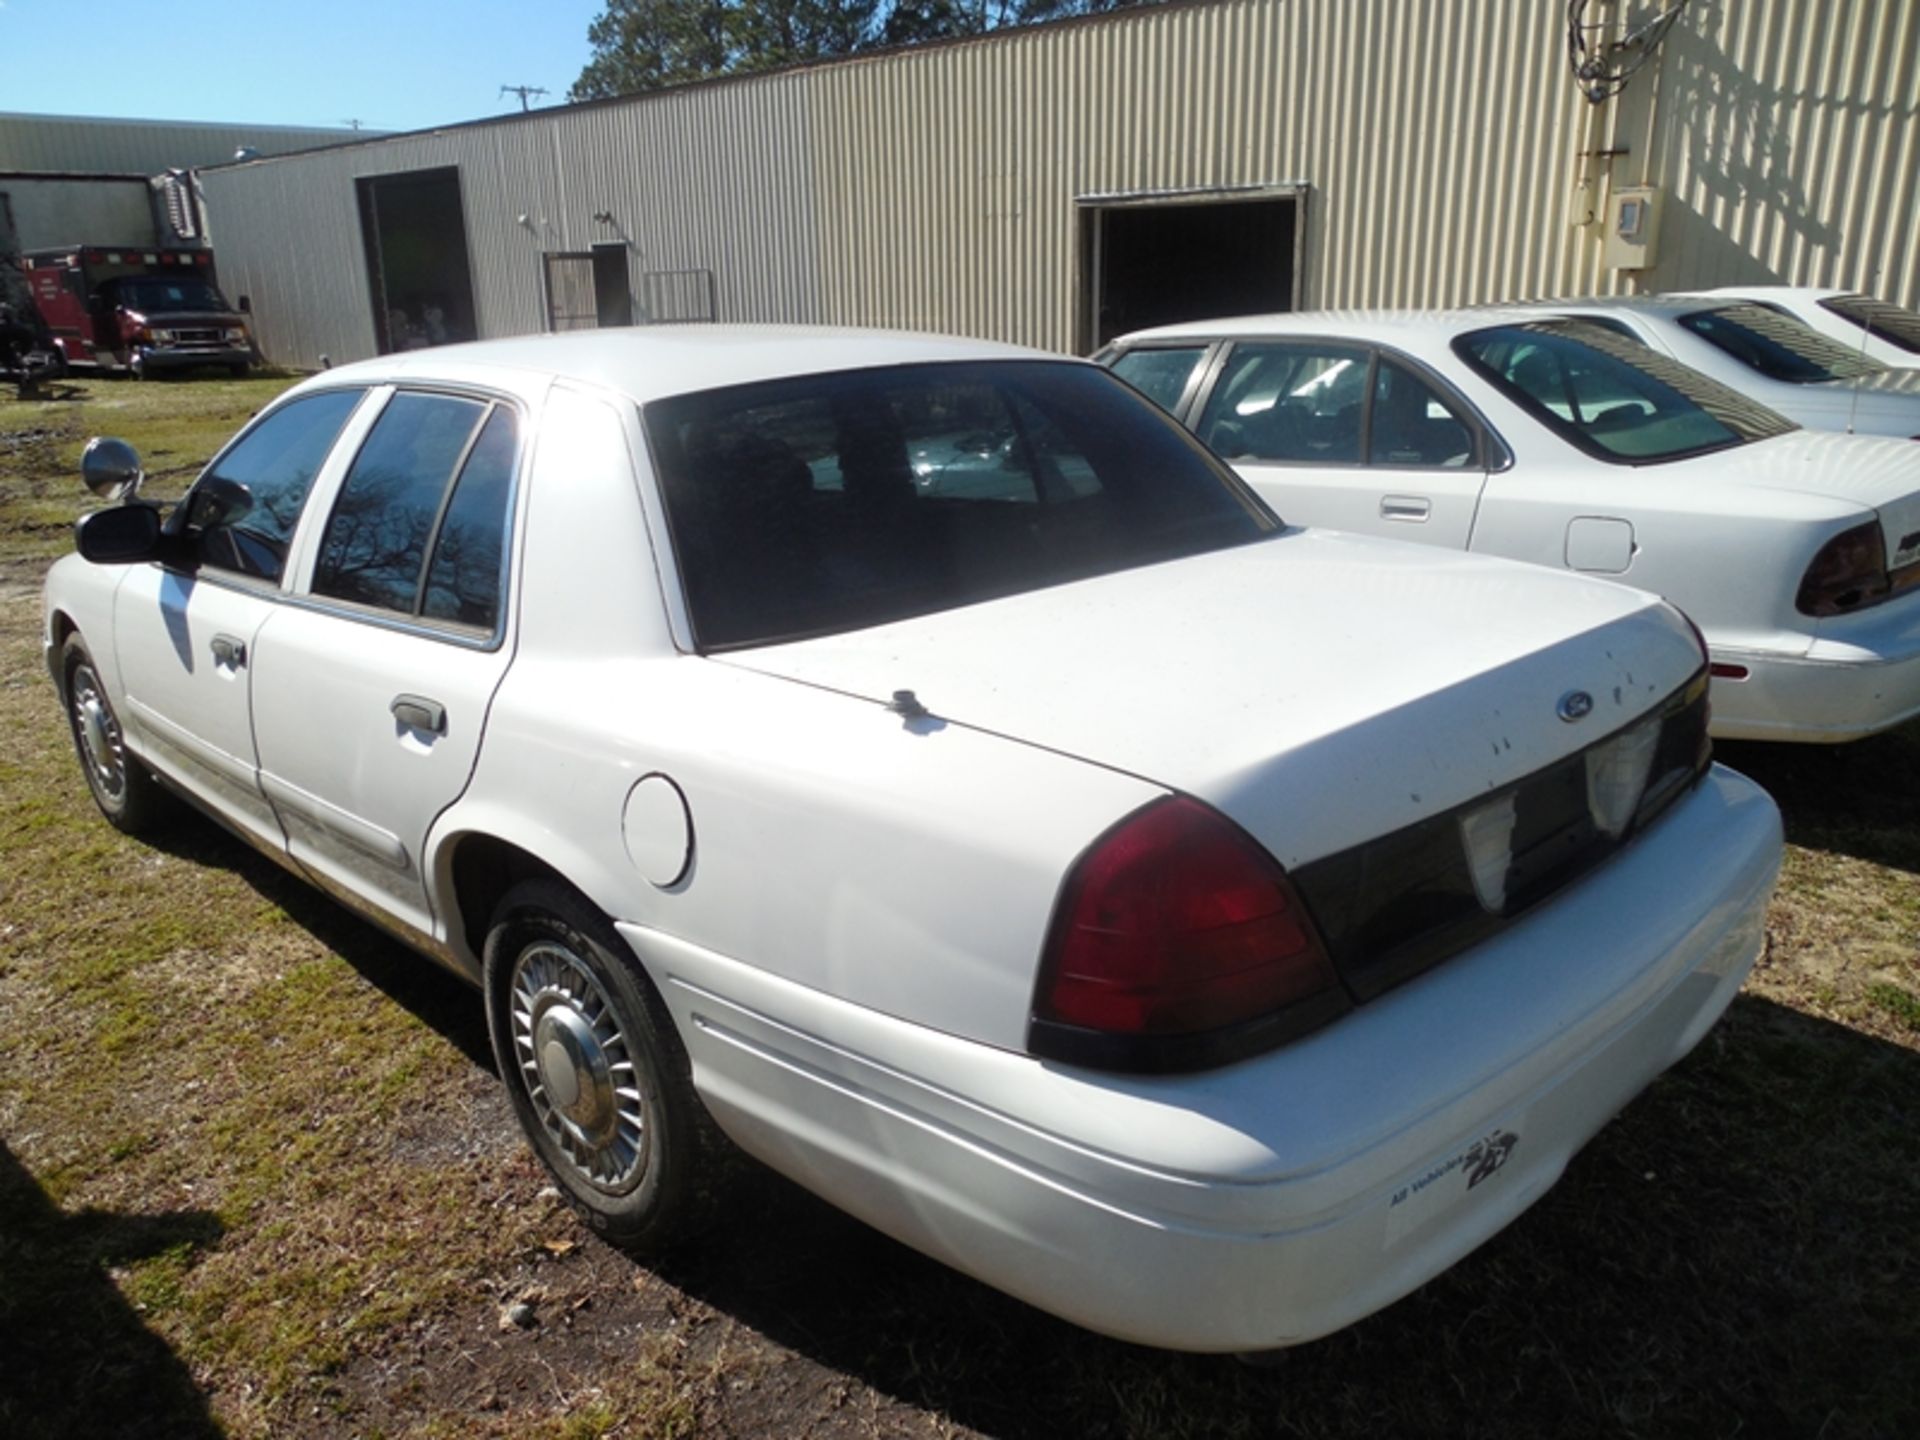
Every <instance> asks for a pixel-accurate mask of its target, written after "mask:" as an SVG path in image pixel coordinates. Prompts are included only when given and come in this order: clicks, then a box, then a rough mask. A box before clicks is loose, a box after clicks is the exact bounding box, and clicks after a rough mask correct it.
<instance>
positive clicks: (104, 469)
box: [80, 435, 147, 504]
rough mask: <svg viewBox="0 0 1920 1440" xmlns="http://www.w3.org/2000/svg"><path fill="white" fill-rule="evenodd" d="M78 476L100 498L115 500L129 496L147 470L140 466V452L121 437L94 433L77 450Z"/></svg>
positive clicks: (138, 486)
mask: <svg viewBox="0 0 1920 1440" xmlns="http://www.w3.org/2000/svg"><path fill="white" fill-rule="evenodd" d="M80 478H81V480H83V481H84V482H85V483H86V487H87V489H89V490H91V491H92V492H93V493H94V494H96V495H98V496H99V497H100V498H101V499H102V500H111V501H114V502H115V503H116V504H117V503H119V502H120V501H123V500H131V499H132V498H133V497H134V496H135V495H136V494H137V493H139V490H140V482H141V481H142V480H145V479H146V478H147V472H146V471H145V470H143V469H141V468H140V452H139V451H138V450H135V449H134V448H133V446H131V445H129V444H128V443H127V442H126V441H124V440H114V439H111V438H109V437H108V436H105V435H96V436H94V437H93V439H91V440H89V441H87V448H86V449H85V450H82V451H81V452H80Z"/></svg>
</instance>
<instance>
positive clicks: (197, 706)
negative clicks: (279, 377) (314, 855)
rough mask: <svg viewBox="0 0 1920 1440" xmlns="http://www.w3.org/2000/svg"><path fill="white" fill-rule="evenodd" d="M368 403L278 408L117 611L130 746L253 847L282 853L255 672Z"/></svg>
mask: <svg viewBox="0 0 1920 1440" xmlns="http://www.w3.org/2000/svg"><path fill="white" fill-rule="evenodd" d="M364 393H365V392H364V391H361V390H335V391H328V392H325V393H322V394H316V395H309V396H305V397H303V398H301V399H297V400H294V401H292V402H290V403H288V404H286V405H282V406H279V407H278V408H276V409H274V410H273V411H272V412H270V413H269V414H267V415H266V416H265V417H263V418H262V419H261V420H260V421H259V422H258V423H257V424H255V425H253V426H252V427H251V428H249V429H248V430H246V431H244V432H243V433H242V434H241V435H240V437H239V438H238V439H236V440H235V441H234V442H233V443H232V444H231V445H229V446H228V447H227V448H226V449H225V450H224V451H223V452H221V454H220V455H218V456H216V457H215V459H214V461H213V463H212V464H211V465H209V466H208V467H207V470H206V473H205V474H203V475H202V476H201V477H200V479H199V481H197V482H196V484H195V486H194V488H193V490H192V491H190V492H189V493H188V495H187V497H186V499H185V500H183V501H182V502H181V513H180V515H179V516H178V517H177V519H176V520H175V521H174V522H170V524H171V525H172V526H176V527H181V528H182V529H183V533H182V534H181V536H180V537H179V542H178V543H179V544H180V545H181V546H182V553H181V555H180V557H179V560H178V563H174V564H169V565H161V564H150V565H143V566H139V567H136V568H135V569H134V570H133V571H132V572H131V573H130V574H129V575H128V576H127V578H126V580H125V581H124V583H122V584H121V586H120V588H119V590H118V592H117V593H116V595H115V598H114V624H113V637H114V657H115V661H116V663H117V664H118V667H119V671H120V676H121V683H122V685H123V686H124V688H125V704H124V706H123V707H122V711H123V713H122V723H123V724H124V726H125V728H126V732H127V739H128V743H129V744H130V745H131V746H132V748H133V749H135V750H136V751H138V752H139V753H140V754H142V755H143V756H145V757H146V758H147V759H148V760H149V761H150V762H151V763H152V764H153V765H154V766H155V767H156V768H158V769H160V770H161V771H163V772H164V773H165V774H167V775H168V776H169V777H171V778H172V779H174V780H175V781H177V782H178V783H179V784H181V785H183V786H184V787H185V788H187V789H188V790H191V791H192V792H193V793H194V794H195V795H196V796H198V797H199V798H200V799H201V800H202V801H203V802H204V803H205V804H207V805H209V806H210V807H212V808H213V809H214V810H215V811H217V812H218V813H219V814H220V815H222V816H224V817H225V818H226V819H227V820H229V821H230V822H232V823H233V824H235V825H236V826H238V827H239V828H240V829H242V830H244V831H245V832H247V833H248V834H250V835H251V836H253V837H254V838H255V839H256V840H259V841H260V842H262V843H264V844H267V845H270V846H271V847H272V848H274V849H279V848H280V847H281V846H282V845H283V844H284V840H283V838H282V836H281V833H280V826H279V823H278V822H277V821H276V820H275V818H274V815H273V811H272V808H271V806H269V805H268V803H267V800H266V796H265V795H264V793H263V792H262V790H261V787H260V777H259V764H258V757H257V754H256V752H255V749H254V743H253V719H252V713H251V696H252V684H251V680H252V674H253V664H254V659H255V656H256V653H257V651H258V648H259V639H260V635H261V632H262V630H263V628H264V627H265V626H266V625H267V624H268V622H269V621H270V620H271V618H272V617H273V616H274V615H276V614H277V613H278V611H279V608H280V604H279V595H280V583H281V572H282V570H283V569H284V567H285V565H286V559H287V547H288V544H289V542H290V540H291V538H292V535H293V530H294V526H295V524H296V523H297V521H298V520H299V517H300V512H301V509H302V507H303V505H304V504H305V501H306V497H307V493H308V491H309V490H310V489H311V488H312V486H313V482H314V479H315V477H316V476H317V475H318V474H319V473H320V469H321V466H322V465H323V464H324V463H325V461H326V458H327V455H328V452H329V450H330V449H331V448H332V446H333V444H334V441H335V439H336V438H337V437H338V436H339V434H340V432H341V429H342V428H343V427H344V426H345V425H346V423H347V419H348V417H349V416H350V415H351V414H352V413H353V411H354V408H355V407H356V406H357V405H358V404H359V403H360V401H361V399H362V397H363V395H364Z"/></svg>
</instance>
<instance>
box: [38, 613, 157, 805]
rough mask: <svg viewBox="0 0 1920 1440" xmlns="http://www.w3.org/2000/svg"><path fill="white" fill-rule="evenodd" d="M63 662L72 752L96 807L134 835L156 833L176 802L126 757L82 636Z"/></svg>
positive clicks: (72, 638) (70, 640) (70, 642)
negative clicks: (76, 755)
mask: <svg viewBox="0 0 1920 1440" xmlns="http://www.w3.org/2000/svg"><path fill="white" fill-rule="evenodd" d="M60 663H61V671H60V673H61V674H62V675H63V676H65V677H66V696H67V728H68V729H69V730H71V731H72V732H73V748H74V750H75V752H76V753H77V754H78V755H79V757H80V769H81V772H82V773H83V774H85V775H86V777H87V789H88V790H90V791H91V792H92V793H93V803H94V804H96V805H98V806H99V807H100V813H101V814H102V815H104V816H106V817H107V819H108V821H109V822H111V823H112V825H113V826H114V828H116V829H118V830H124V831H125V832H126V833H127V834H129V835H139V834H143V833H145V832H146V831H149V830H152V829H154V828H155V827H156V826H157V825H159V824H160V823H161V822H162V821H164V820H165V819H166V818H167V813H168V811H169V810H170V809H171V808H172V797H171V796H170V795H168V794H167V792H166V791H165V790H164V789H163V788H162V787H161V785H160V782H159V781H158V780H155V779H154V778H153V776H152V775H151V774H149V773H148V771H147V768H146V767H145V766H144V765H142V764H141V763H140V762H139V761H138V760H136V759H134V757H133V756H131V755H129V754H128V753H127V747H126V744H125V742H124V741H123V739H122V738H121V734H120V721H119V718H118V717H117V716H115V715H114V713H113V705H112V704H111V702H109V701H108V699H107V687H106V686H105V685H103V684H101V683H100V673H99V672H98V671H97V670H95V669H94V666H93V656H91V655H89V654H88V653H87V647H86V645H85V644H84V643H83V642H82V641H81V639H80V637H79V636H78V635H69V636H68V637H67V643H66V647H65V648H64V649H63V650H62V652H61V661H60Z"/></svg>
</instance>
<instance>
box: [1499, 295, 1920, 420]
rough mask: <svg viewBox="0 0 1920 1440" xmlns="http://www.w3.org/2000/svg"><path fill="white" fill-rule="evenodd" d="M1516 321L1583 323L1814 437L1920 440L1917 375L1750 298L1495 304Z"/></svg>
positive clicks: (1670, 297) (1678, 297)
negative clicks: (1707, 379)
mask: <svg viewBox="0 0 1920 1440" xmlns="http://www.w3.org/2000/svg"><path fill="white" fill-rule="evenodd" d="M1486 311H1487V313H1490V314H1500V315H1508V316H1512V317H1515V318H1520V317H1526V318H1539V317H1542V316H1578V317H1579V318H1581V319H1584V320H1589V321H1591V322H1592V323H1594V324H1596V325H1603V326H1606V327H1607V328H1609V329H1612V330H1614V331H1616V332H1617V333H1618V334H1621V335H1623V336H1626V337H1628V338H1630V339H1633V340H1637V341H1639V342H1640V343H1641V344H1643V345H1646V346H1649V347H1651V348H1652V349H1654V350H1656V351H1658V352H1659V353H1661V354H1662V355H1669V356H1671V357H1672V358H1674V359H1675V360H1678V361H1679V362H1680V363H1681V364H1682V365H1686V366H1689V367H1690V368H1692V369H1695V370H1698V371H1699V372H1700V373H1701V374H1703V375H1710V376H1712V377H1713V378H1714V379H1715V380H1718V381H1719V382H1720V383H1721V384H1723V385H1726V386H1728V387H1729V388H1731V389H1734V390H1738V391H1739V392H1740V393H1741V394H1742V395H1747V396H1751V397H1752V398H1753V399H1755V400H1758V401H1759V402H1760V403H1761V404H1763V405H1765V406H1766V407H1767V408H1768V409H1770V410H1777V411H1779V412H1780V413H1781V414H1782V415H1784V416H1786V417H1787V418H1788V419H1789V420H1791V421H1793V422H1794V423H1795V424H1796V425H1804V426H1806V427H1807V428H1808V429H1809V430H1841V431H1845V432H1846V433H1848V434H1850V435H1894V436H1898V437H1899V438H1900V439H1902V440H1920V371H1914V370H1905V369H1895V368H1893V367H1892V366H1889V365H1886V364H1883V363H1882V362H1880V361H1879V360H1876V359H1874V358H1873V357H1872V356H1871V355H1866V354H1862V353H1861V348H1860V345H1859V343H1858V341H1857V340H1856V341H1855V342H1854V343H1853V344H1848V343H1846V342H1844V341H1841V340H1835V339H1833V338H1831V337H1829V336H1826V335H1823V334H1821V333H1820V332H1819V331H1818V330H1815V329H1813V328H1812V327H1811V326H1809V325H1806V324H1804V323H1803V322H1802V321H1800V320H1799V319H1797V318H1795V317H1794V316H1792V315H1786V314H1782V313H1781V312H1780V311H1779V310H1776V309H1774V308H1772V307H1771V306H1767V305H1760V304H1755V303H1753V302H1751V301H1746V300H1736V299H1731V298H1727V297H1718V298H1716V297H1712V296H1706V295H1655V296H1644V297H1634V298H1630V299H1614V300H1554V301H1543V302H1541V303H1539V304H1529V305H1493V306H1488V307H1486Z"/></svg>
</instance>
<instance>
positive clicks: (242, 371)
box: [227, 360, 253, 380]
mask: <svg viewBox="0 0 1920 1440" xmlns="http://www.w3.org/2000/svg"><path fill="white" fill-rule="evenodd" d="M227 373H228V374H229V375H231V376H233V378H234V379H236V380H244V379H246V378H247V376H249V375H251V374H252V373H253V366H251V365H249V364H247V363H246V362H245V361H244V360H241V361H236V362H235V363H233V364H232V365H229V366H228V367H227Z"/></svg>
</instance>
